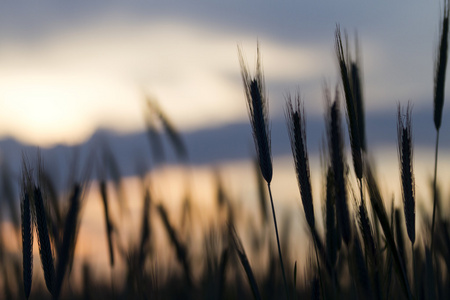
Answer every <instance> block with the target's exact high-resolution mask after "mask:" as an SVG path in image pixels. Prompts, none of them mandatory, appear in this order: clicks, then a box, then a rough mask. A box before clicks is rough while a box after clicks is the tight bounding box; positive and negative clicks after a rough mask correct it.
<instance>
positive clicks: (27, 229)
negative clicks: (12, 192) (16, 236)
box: [20, 191, 33, 299]
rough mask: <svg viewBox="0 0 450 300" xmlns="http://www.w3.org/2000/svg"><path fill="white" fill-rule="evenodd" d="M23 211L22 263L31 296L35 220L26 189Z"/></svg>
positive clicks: (26, 289) (26, 286)
mask: <svg viewBox="0 0 450 300" xmlns="http://www.w3.org/2000/svg"><path fill="white" fill-rule="evenodd" d="M20 207H21V212H22V255H23V256H22V259H23V260H22V264H23V286H24V291H25V296H26V298H27V299H28V298H29V297H30V291H31V283H32V278H33V222H32V218H31V208H30V197H29V196H28V192H27V191H25V192H24V195H23V197H22V201H21V203H20Z"/></svg>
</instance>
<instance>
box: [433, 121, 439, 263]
mask: <svg viewBox="0 0 450 300" xmlns="http://www.w3.org/2000/svg"><path fill="white" fill-rule="evenodd" d="M438 146H439V129H438V130H437V132H436V149H435V153H434V180H433V220H432V221H431V255H433V246H434V224H435V219H436V202H437V191H436V181H437V161H438Z"/></svg>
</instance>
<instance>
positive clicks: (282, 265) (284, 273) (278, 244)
mask: <svg viewBox="0 0 450 300" xmlns="http://www.w3.org/2000/svg"><path fill="white" fill-rule="evenodd" d="M267 187H268V189H269V196H270V204H271V205H272V215H273V224H274V225H275V234H276V236H277V246H278V256H279V258H280V265H281V272H282V274H283V282H284V289H285V291H286V298H287V299H289V289H288V285H287V281H286V272H285V271H284V264H283V255H282V254H281V247H280V238H279V236H278V226H277V217H276V215H275V207H274V206H273V198H272V189H271V188H270V183H267Z"/></svg>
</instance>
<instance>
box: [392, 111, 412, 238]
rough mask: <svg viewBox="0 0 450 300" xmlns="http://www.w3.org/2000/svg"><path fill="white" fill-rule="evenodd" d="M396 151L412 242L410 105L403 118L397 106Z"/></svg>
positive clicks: (407, 226) (406, 219) (406, 218)
mask: <svg viewBox="0 0 450 300" xmlns="http://www.w3.org/2000/svg"><path fill="white" fill-rule="evenodd" d="M397 133H398V153H399V161H400V171H401V181H402V195H403V207H404V211H405V221H406V230H407V232H408V237H409V240H410V241H411V243H412V244H414V242H415V240H416V229H415V228H416V222H415V217H416V213H415V199H414V198H415V191H414V172H413V161H412V156H413V149H412V135H411V106H409V105H408V107H407V108H406V115H405V117H404V118H403V117H402V114H401V108H400V105H399V106H398V122H397Z"/></svg>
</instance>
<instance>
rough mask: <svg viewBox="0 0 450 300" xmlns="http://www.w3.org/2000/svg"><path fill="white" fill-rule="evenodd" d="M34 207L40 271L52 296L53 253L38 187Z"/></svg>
mask: <svg viewBox="0 0 450 300" xmlns="http://www.w3.org/2000/svg"><path fill="white" fill-rule="evenodd" d="M34 205H35V213H36V229H37V231H38V232H37V233H38V243H39V254H40V257H41V263H42V269H43V270H44V278H45V285H46V286H47V289H48V291H49V292H50V294H52V295H53V281H54V279H55V267H54V264H53V253H52V247H51V244H50V237H49V235H48V228H47V217H46V213H45V206H44V200H43V198H42V193H41V190H40V188H39V187H35V188H34Z"/></svg>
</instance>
